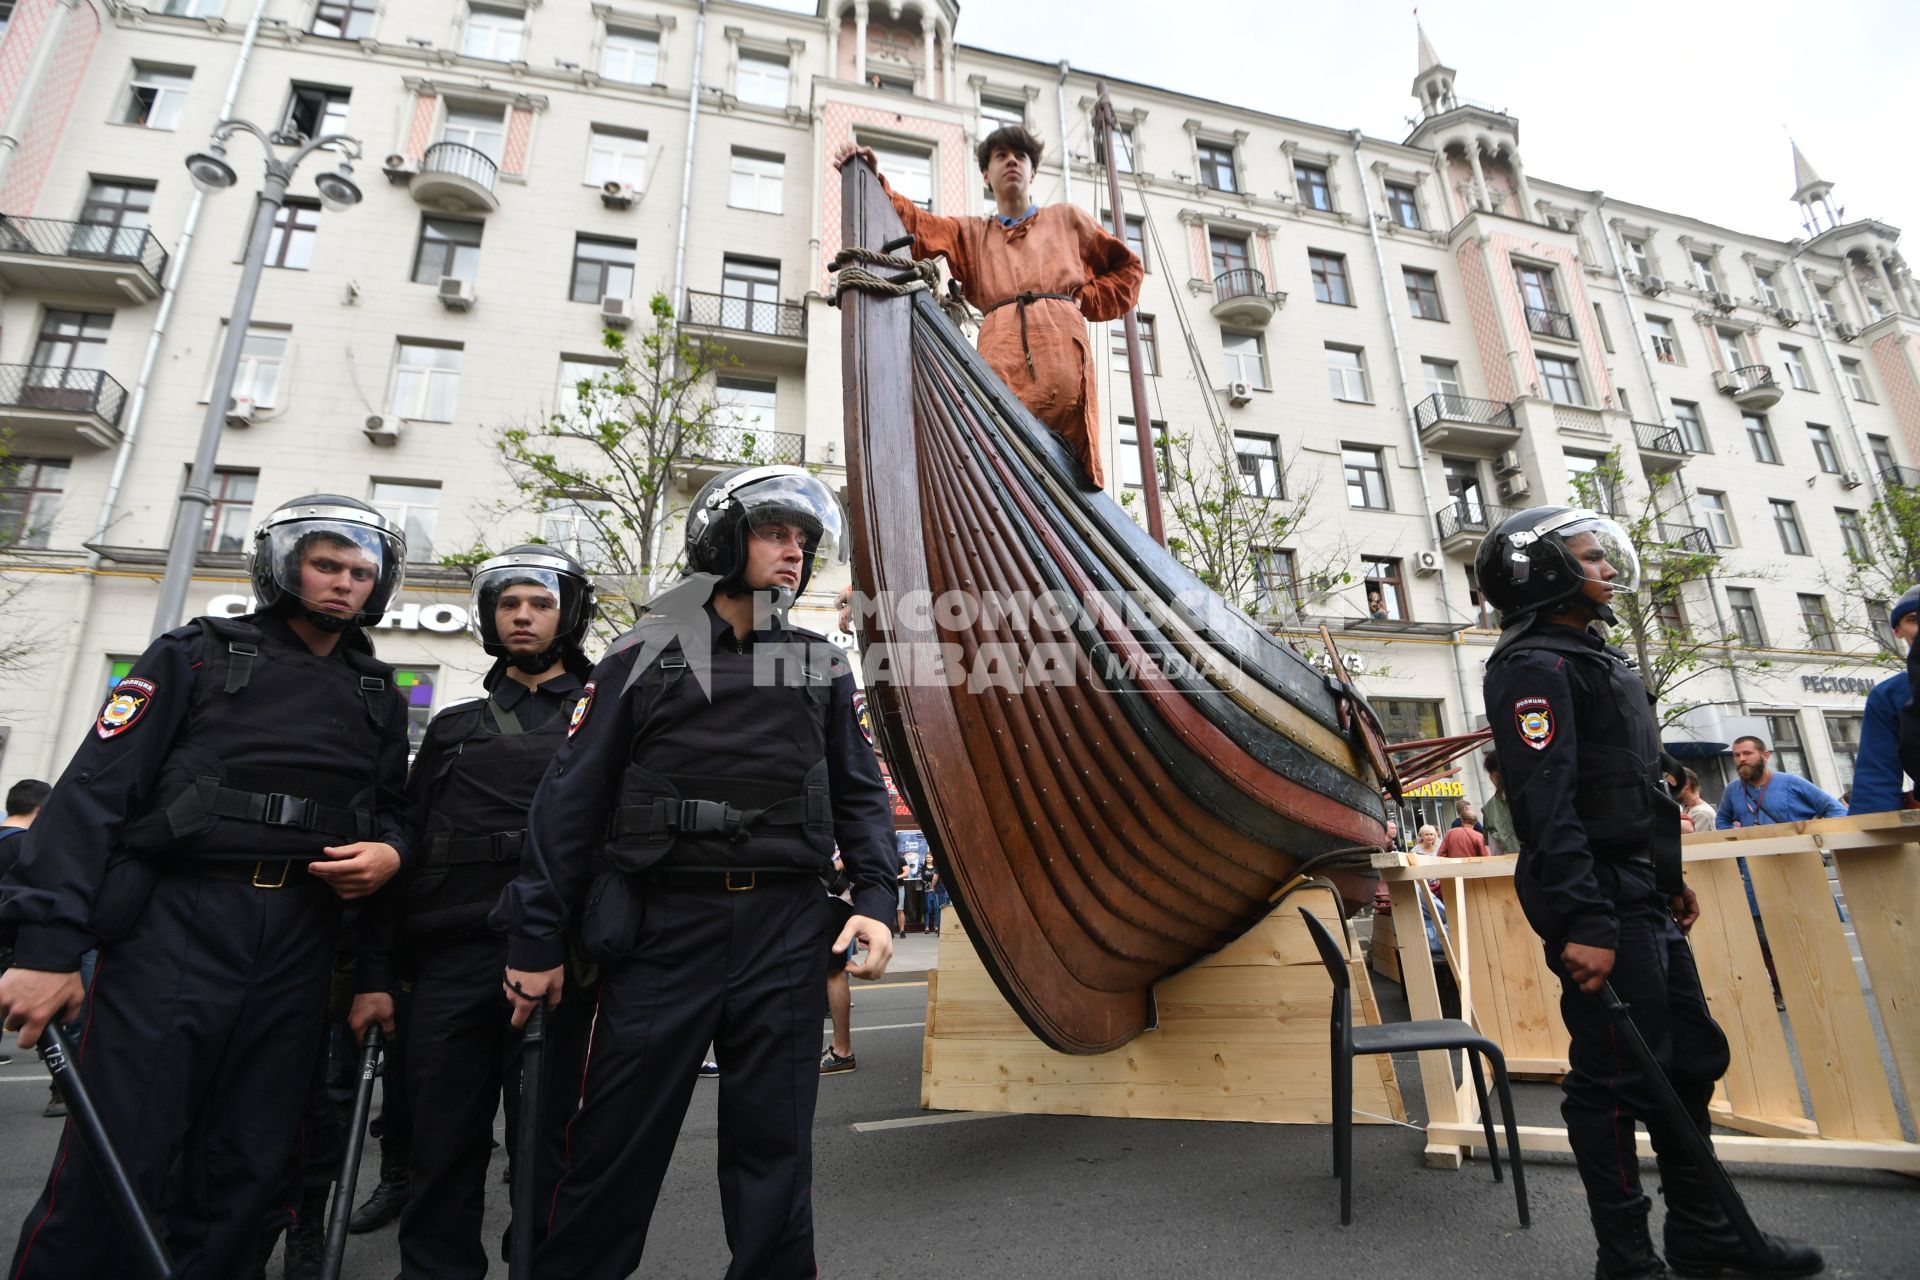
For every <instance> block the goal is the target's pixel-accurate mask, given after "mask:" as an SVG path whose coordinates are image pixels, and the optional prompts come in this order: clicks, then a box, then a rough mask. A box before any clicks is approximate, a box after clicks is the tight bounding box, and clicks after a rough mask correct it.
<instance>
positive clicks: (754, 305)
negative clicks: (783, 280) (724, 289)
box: [686, 289, 807, 338]
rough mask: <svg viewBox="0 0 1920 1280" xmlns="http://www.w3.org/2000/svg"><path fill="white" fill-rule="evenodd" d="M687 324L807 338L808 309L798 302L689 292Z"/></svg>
mask: <svg viewBox="0 0 1920 1280" xmlns="http://www.w3.org/2000/svg"><path fill="white" fill-rule="evenodd" d="M686 322H687V323H688V324H691V325H703V326H705V327H707V328H710V329H734V330H737V331H739V332H741V333H759V334H765V335H766V336H768V337H770V338H805V337H806V336H807V309H806V308H805V307H803V306H801V305H800V304H799V303H796V302H775V301H773V300H771V299H761V298H742V297H737V296H734V295H730V294H723V293H696V292H694V291H693V290H691V289H690V290H688V291H687V314H686Z"/></svg>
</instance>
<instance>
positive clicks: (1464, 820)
mask: <svg viewBox="0 0 1920 1280" xmlns="http://www.w3.org/2000/svg"><path fill="white" fill-rule="evenodd" d="M1453 813H1454V818H1453V821H1452V822H1450V823H1448V824H1447V825H1448V826H1450V827H1472V828H1473V829H1474V830H1475V831H1478V832H1479V833H1480V834H1481V835H1483V836H1484V835H1485V834H1487V829H1486V827H1484V826H1482V825H1481V823H1480V811H1479V810H1478V809H1476V808H1474V807H1473V801H1471V800H1469V799H1467V798H1466V797H1465V796H1461V797H1460V798H1459V799H1458V800H1455V801H1454V802H1453Z"/></svg>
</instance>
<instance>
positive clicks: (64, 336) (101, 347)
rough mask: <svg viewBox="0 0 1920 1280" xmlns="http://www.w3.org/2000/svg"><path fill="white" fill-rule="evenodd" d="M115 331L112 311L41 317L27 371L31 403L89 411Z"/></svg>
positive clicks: (70, 312)
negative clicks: (108, 337)
mask: <svg viewBox="0 0 1920 1280" xmlns="http://www.w3.org/2000/svg"><path fill="white" fill-rule="evenodd" d="M112 327H113V313H112V312H111V311H48V312H47V313H46V315H44V316H42V317H41V319H40V336H39V338H38V340H36V341H35V343H34V345H33V358H32V362H31V363H32V367H31V368H30V369H29V370H28V371H27V399H28V402H29V403H31V404H33V405H35V406H39V407H45V408H59V409H85V408H87V407H88V406H89V405H90V404H91V403H92V400H93V395H94V393H95V392H96V391H98V390H99V387H100V370H101V369H103V368H105V367H106V355H107V333H108V331H109V330H110V329H111V328H112ZM0 456H4V455H0Z"/></svg>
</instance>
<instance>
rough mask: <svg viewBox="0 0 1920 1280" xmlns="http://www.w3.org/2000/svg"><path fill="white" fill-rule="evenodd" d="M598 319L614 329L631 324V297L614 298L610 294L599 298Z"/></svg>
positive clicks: (623, 327)
mask: <svg viewBox="0 0 1920 1280" xmlns="http://www.w3.org/2000/svg"><path fill="white" fill-rule="evenodd" d="M600 320H601V322H602V323H604V324H607V325H610V326H612V327H613V328H615V329H625V328H628V327H630V326H631V325H632V324H633V299H632V298H616V297H614V296H613V295H612V294H608V295H607V296H606V297H604V298H602V299H600Z"/></svg>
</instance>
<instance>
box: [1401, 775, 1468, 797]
mask: <svg viewBox="0 0 1920 1280" xmlns="http://www.w3.org/2000/svg"><path fill="white" fill-rule="evenodd" d="M1465 794H1467V788H1466V786H1465V784H1463V783H1462V782H1461V781H1460V780H1459V779H1458V778H1442V779H1440V780H1439V781H1438V782H1429V783H1428V784H1427V785H1426V786H1424V787H1414V788H1413V789H1412V790H1410V791H1407V792H1406V793H1405V795H1406V798H1407V799H1409V800H1411V799H1413V798H1414V797H1415V796H1463V795H1465Z"/></svg>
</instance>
